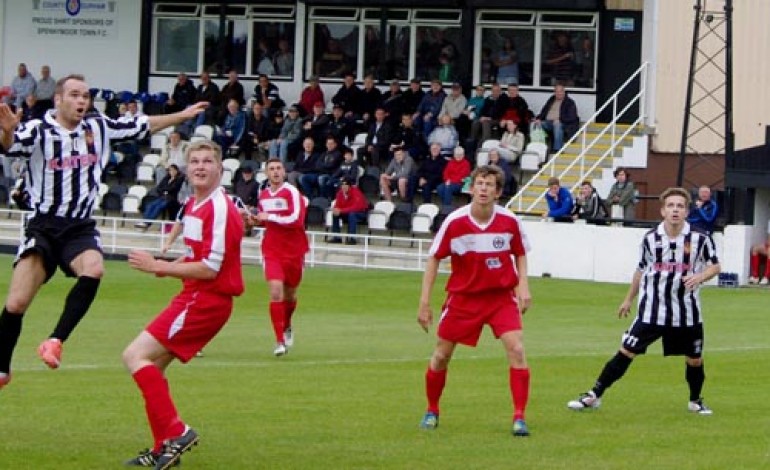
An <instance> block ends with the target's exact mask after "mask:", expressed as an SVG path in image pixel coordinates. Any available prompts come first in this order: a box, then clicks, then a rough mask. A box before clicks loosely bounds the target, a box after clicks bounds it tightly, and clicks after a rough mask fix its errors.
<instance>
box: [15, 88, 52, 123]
mask: <svg viewBox="0 0 770 470" xmlns="http://www.w3.org/2000/svg"><path fill="white" fill-rule="evenodd" d="M16 116H17V117H18V118H19V121H20V122H27V121H31V120H32V119H43V116H45V111H43V109H42V108H41V107H40V106H38V101H37V97H35V94H34V93H32V94H29V95H27V97H26V98H25V99H24V104H23V105H21V107H20V108H18V109H16Z"/></svg>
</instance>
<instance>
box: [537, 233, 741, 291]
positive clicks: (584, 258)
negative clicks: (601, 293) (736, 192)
mask: <svg viewBox="0 0 770 470" xmlns="http://www.w3.org/2000/svg"><path fill="white" fill-rule="evenodd" d="M524 227H525V230H526V233H527V236H528V237H529V240H530V245H531V247H532V250H531V251H530V253H529V254H528V256H527V261H528V265H529V274H530V275H531V276H536V277H539V276H542V275H544V274H550V275H551V277H554V278H561V279H579V280H592V281H599V282H614V283H627V282H630V281H631V275H632V274H633V272H634V269H636V265H637V263H638V262H639V255H640V252H639V249H640V244H641V241H642V237H643V236H644V234H645V233H646V232H647V230H648V229H645V228H630V227H610V226H599V225H589V224H584V223H575V224H568V223H556V222H547V221H541V220H525V221H524ZM753 232H754V227H752V226H742V225H730V226H728V227H727V228H725V231H724V234H722V233H717V234H715V235H714V242H715V243H716V245H717V252H718V254H719V258H720V262H721V265H722V272H733V273H738V275H739V278H740V282H741V283H743V284H745V283H746V279H747V277H746V276H747V275H748V262H749V260H748V253H749V248H750V246H751V241H752V238H753V236H755V235H753ZM716 282H717V280H716V279H714V280H713V281H712V282H711V284H716Z"/></svg>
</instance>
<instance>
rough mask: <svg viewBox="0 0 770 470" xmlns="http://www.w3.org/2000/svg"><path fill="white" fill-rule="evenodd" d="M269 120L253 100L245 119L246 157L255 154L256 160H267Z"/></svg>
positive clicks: (248, 157)
mask: <svg viewBox="0 0 770 470" xmlns="http://www.w3.org/2000/svg"><path fill="white" fill-rule="evenodd" d="M269 128H270V121H269V119H268V118H266V117H265V114H264V113H263V109H262V105H261V104H259V103H257V102H256V101H255V102H254V105H253V106H252V107H251V113H250V114H249V116H248V119H247V121H246V135H247V137H246V138H245V139H244V143H245V147H246V159H247V160H251V159H252V156H256V159H257V160H264V161H266V160H267V151H268V146H269V143H270V133H269Z"/></svg>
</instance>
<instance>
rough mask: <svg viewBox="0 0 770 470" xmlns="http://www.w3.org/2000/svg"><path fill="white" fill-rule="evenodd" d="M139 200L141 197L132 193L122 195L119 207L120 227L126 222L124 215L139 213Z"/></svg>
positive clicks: (137, 214) (140, 200)
mask: <svg viewBox="0 0 770 470" xmlns="http://www.w3.org/2000/svg"><path fill="white" fill-rule="evenodd" d="M141 202H142V199H141V198H139V197H137V196H136V195H134V194H126V195H125V196H123V201H122V203H121V209H120V215H121V217H123V220H122V221H121V222H120V226H121V227H122V226H124V225H125V223H126V220H125V219H126V216H128V215H131V216H135V217H137V216H139V215H140V214H141V212H139V205H140V204H141Z"/></svg>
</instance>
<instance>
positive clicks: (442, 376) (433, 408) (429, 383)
mask: <svg viewBox="0 0 770 470" xmlns="http://www.w3.org/2000/svg"><path fill="white" fill-rule="evenodd" d="M446 371H447V369H444V370H433V369H431V368H430V366H428V370H427V371H426V372H425V395H426V396H427V397H428V411H430V412H431V413H436V414H438V411H439V410H438V402H439V400H440V399H441V393H442V392H443V391H444V385H446Z"/></svg>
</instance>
